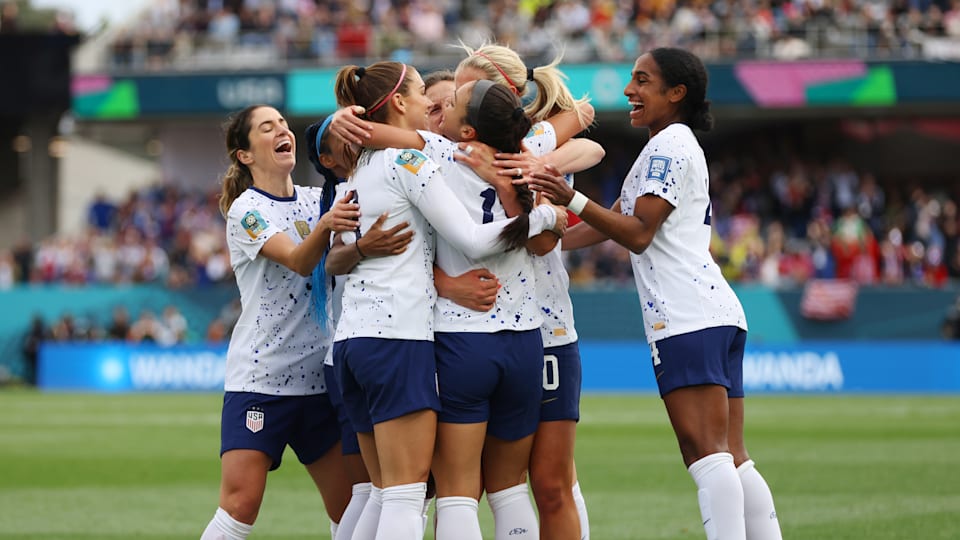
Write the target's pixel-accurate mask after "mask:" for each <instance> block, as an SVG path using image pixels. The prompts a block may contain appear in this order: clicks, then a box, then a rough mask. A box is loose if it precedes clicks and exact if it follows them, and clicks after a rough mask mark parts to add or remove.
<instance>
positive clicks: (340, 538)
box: [330, 482, 380, 540]
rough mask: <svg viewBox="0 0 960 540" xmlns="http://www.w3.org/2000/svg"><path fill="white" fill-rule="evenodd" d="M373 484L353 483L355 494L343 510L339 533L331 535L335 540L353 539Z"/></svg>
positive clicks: (378, 516) (338, 527)
mask: <svg viewBox="0 0 960 540" xmlns="http://www.w3.org/2000/svg"><path fill="white" fill-rule="evenodd" d="M372 486H373V484H371V483H370V482H363V483H361V484H354V485H353V496H351V497H350V503H349V504H347V508H346V510H344V511H343V517H341V518H340V523H339V525H338V526H337V535H336V536H331V537H330V538H333V539H334V540H351V538H352V537H353V531H354V529H356V528H357V522H358V521H360V514H361V513H363V508H364V506H366V505H367V499H369V498H370V488H371V487H372ZM379 519H380V513H379V511H378V512H377V520H378V521H379Z"/></svg>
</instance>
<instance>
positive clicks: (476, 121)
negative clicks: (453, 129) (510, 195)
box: [467, 80, 533, 250]
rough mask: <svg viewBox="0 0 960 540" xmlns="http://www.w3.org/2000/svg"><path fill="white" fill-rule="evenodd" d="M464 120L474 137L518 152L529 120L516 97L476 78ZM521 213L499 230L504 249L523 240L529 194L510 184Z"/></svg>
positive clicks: (530, 201) (524, 188)
mask: <svg viewBox="0 0 960 540" xmlns="http://www.w3.org/2000/svg"><path fill="white" fill-rule="evenodd" d="M467 123H468V124H470V125H471V126H473V128H474V129H475V130H476V131H477V140H478V141H480V142H482V143H484V144H487V145H489V146H491V147H493V148H496V149H497V150H499V151H501V152H508V153H513V154H516V153H519V152H520V150H521V143H522V142H523V139H524V137H526V136H527V133H529V132H530V128H531V127H532V124H533V122H532V121H531V120H530V117H529V116H527V114H526V112H525V111H524V110H523V106H522V105H521V103H520V98H519V97H517V95H516V94H515V93H513V91H511V90H510V89H509V88H507V87H506V86H504V85H502V84H499V83H494V82H491V81H486V80H483V81H477V82H476V83H474V86H473V88H472V89H471V91H470V103H469V105H468V107H467ZM514 189H515V190H516V191H517V199H518V201H519V202H520V206H521V208H522V210H523V211H522V213H521V214H520V215H519V216H517V219H515V220H513V222H512V223H509V224H507V226H506V227H504V228H503V231H502V232H501V233H500V240H501V241H503V243H505V244H506V245H507V246H508V249H511V250H512V249H517V248H520V247H523V246H525V245H526V243H527V238H528V236H529V230H530V212H531V211H532V210H533V193H531V192H530V189H529V188H528V187H527V186H514Z"/></svg>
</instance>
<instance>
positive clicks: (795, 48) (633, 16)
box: [0, 0, 960, 69]
mask: <svg viewBox="0 0 960 540" xmlns="http://www.w3.org/2000/svg"><path fill="white" fill-rule="evenodd" d="M958 3H960V2H957V1H950V2H947V1H945V0H940V1H937V2H919V3H917V2H914V3H908V2H905V1H902V0H876V1H875V0H848V1H845V2H823V1H810V2H791V1H787V2H781V1H776V2H767V1H762V2H761V1H756V0H748V1H746V2H729V1H728V0H655V1H647V2H639V1H617V0H556V1H546V0H520V1H517V0H478V1H470V2H468V1H467V0H404V1H402V2H399V1H392V2H387V1H376V2H359V3H357V2H350V1H348V0H325V1H323V2H320V1H318V0H312V1H311V0H304V1H296V0H291V1H268V2H267V1H263V0H231V1H230V2H225V1H216V2H208V1H206V0H179V1H178V2H176V5H175V6H173V7H169V8H165V7H164V6H170V4H165V3H160V2H158V3H155V5H154V6H153V7H152V8H150V9H147V10H144V13H143V15H142V16H141V18H140V19H139V20H137V21H135V22H134V23H132V24H131V25H130V26H129V27H128V28H124V29H121V31H119V32H117V35H116V37H115V38H114V41H113V44H112V47H111V54H112V64H113V65H114V66H117V67H132V68H135V69H154V68H164V67H170V66H171V65H173V66H174V67H177V68H189V67H196V68H203V67H208V68H209V67H222V66H223V65H224V64H227V63H229V62H236V63H237V65H238V66H239V65H243V66H245V67H268V66H272V65H274V63H275V62H276V61H277V60H278V59H286V60H289V61H293V62H315V61H317V60H319V61H321V62H322V63H324V64H325V65H342V64H344V63H347V62H354V63H358V64H368V63H370V62H372V61H374V59H382V58H398V57H404V58H407V57H410V56H411V55H413V58H414V59H415V60H418V61H420V62H422V61H423V60H432V61H434V63H441V64H442V63H444V61H443V60H438V59H437V58H436V55H438V54H441V55H442V54H449V55H450V57H451V58H454V57H456V52H455V50H453V49H449V48H447V47H446V46H445V45H446V44H450V43H456V42H457V40H458V39H462V40H463V41H464V42H465V43H467V44H468V45H471V46H478V45H480V43H482V42H484V41H497V42H500V43H505V44H508V45H510V46H512V47H514V48H516V49H517V50H518V51H519V52H520V53H521V55H522V56H524V57H525V58H528V59H530V60H531V61H534V60H547V59H549V58H550V57H552V56H553V55H554V53H555V50H554V47H555V46H556V44H557V43H563V48H564V50H565V52H566V54H565V57H566V61H567V62H593V61H605V62H610V61H617V62H621V61H630V60H631V59H632V58H633V57H635V55H636V51H637V50H648V49H652V48H654V47H662V46H676V47H683V48H687V49H691V50H693V51H695V52H696V53H697V54H698V55H699V56H701V57H703V58H706V59H716V58H726V59H735V58H743V57H746V58H772V59H777V60H795V59H801V58H814V57H824V56H831V57H853V58H863V57H869V56H874V57H884V58H889V57H899V58H914V57H916V56H918V55H920V54H922V53H923V51H924V48H925V44H926V43H927V42H928V41H929V40H937V39H957V38H958V37H960V6H958ZM66 26H69V25H66ZM374 27H376V28H377V30H378V32H372V29H373V28H374ZM0 28H2V27H0ZM943 48H945V49H947V50H949V49H950V48H949V47H943ZM241 51H245V52H248V53H249V52H254V53H255V54H254V55H253V56H251V55H250V54H237V53H238V52H241ZM448 51H449V52H448ZM252 61H253V62H259V65H256V66H251V65H250V63H251V62H252ZM412 63H417V62H416V61H412Z"/></svg>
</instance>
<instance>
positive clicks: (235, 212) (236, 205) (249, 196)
mask: <svg viewBox="0 0 960 540" xmlns="http://www.w3.org/2000/svg"><path fill="white" fill-rule="evenodd" d="M262 198H263V197H262V196H261V195H260V194H259V193H257V192H256V191H255V190H252V189H247V190H244V191H243V193H241V194H240V195H239V196H238V197H237V198H236V199H234V200H233V202H232V203H231V204H230V208H229V209H228V210H227V218H228V219H230V218H233V219H239V218H240V217H242V216H243V215H244V214H246V213H247V212H249V211H251V210H257V209H259V208H260V207H261V206H262V204H261V202H262V200H261V199H262Z"/></svg>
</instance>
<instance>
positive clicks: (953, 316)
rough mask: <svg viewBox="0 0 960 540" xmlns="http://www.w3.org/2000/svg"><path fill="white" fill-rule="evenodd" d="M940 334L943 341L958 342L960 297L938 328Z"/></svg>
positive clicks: (959, 336) (959, 338)
mask: <svg viewBox="0 0 960 540" xmlns="http://www.w3.org/2000/svg"><path fill="white" fill-rule="evenodd" d="M940 333H941V334H942V335H943V338H944V339H953V340H960V296H958V297H957V300H956V301H955V302H954V303H953V305H952V306H950V308H949V309H948V310H947V315H946V316H945V317H944V318H943V324H942V325H941V326H940Z"/></svg>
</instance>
